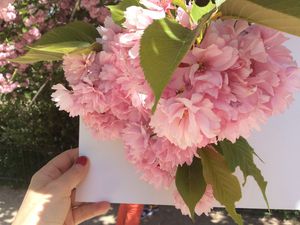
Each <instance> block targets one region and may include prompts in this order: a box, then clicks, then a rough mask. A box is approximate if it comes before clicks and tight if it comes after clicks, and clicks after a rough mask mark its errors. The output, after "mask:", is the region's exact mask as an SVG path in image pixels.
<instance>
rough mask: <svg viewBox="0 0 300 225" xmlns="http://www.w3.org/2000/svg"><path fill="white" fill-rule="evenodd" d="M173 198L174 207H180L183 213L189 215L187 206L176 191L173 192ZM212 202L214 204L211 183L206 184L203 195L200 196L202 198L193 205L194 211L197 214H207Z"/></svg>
mask: <svg viewBox="0 0 300 225" xmlns="http://www.w3.org/2000/svg"><path fill="white" fill-rule="evenodd" d="M174 200H175V207H176V208H177V209H180V210H181V213H182V214H183V215H190V210H189V208H188V207H187V205H186V204H185V203H184V201H183V199H182V197H181V195H180V194H179V193H178V192H177V191H176V192H174ZM214 204H215V198H214V195H213V190H212V187H211V185H207V186H206V190H205V192H204V195H203V196H202V198H201V199H200V200H199V202H198V203H197V205H196V207H195V213H196V214H197V215H202V214H205V215H208V213H209V212H210V211H211V209H212V207H213V206H214Z"/></svg>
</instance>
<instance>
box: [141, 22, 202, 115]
mask: <svg viewBox="0 0 300 225" xmlns="http://www.w3.org/2000/svg"><path fill="white" fill-rule="evenodd" d="M201 28H203V24H202V23H200V24H199V25H198V27H197V28H196V29H195V30H189V29H187V28H184V27H182V26H181V25H180V24H178V23H177V22H175V21H171V20H169V19H167V18H165V19H161V20H155V21H154V22H153V23H152V24H151V25H150V26H148V27H147V29H146V30H145V32H144V34H143V36H142V39H141V48H140V58H141V65H142V68H143V70H144V74H145V77H146V79H147V81H148V82H149V84H150V86H151V87H152V90H153V92H154V95H155V104H154V106H153V111H155V109H156V105H157V103H158V101H159V99H160V96H161V94H162V92H163V90H164V88H165V86H166V85H167V84H168V82H169V81H170V79H171V77H172V75H173V73H174V71H175V69H176V68H177V67H178V65H179V63H180V62H181V60H182V58H183V57H184V56H185V54H186V53H187V51H188V50H189V49H190V48H191V46H192V44H193V43H194V42H195V39H196V37H197V35H198V34H199V32H200V30H201Z"/></svg>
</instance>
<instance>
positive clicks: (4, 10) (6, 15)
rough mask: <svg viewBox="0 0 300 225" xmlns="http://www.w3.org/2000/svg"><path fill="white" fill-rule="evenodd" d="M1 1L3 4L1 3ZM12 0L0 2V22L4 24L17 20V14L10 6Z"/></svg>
mask: <svg viewBox="0 0 300 225" xmlns="http://www.w3.org/2000/svg"><path fill="white" fill-rule="evenodd" d="M2 1H3V2H2ZM13 2H14V1H12V0H1V2H0V20H2V19H3V20H4V21H5V22H11V21H13V20H15V19H16V18H17V12H16V9H15V7H14V6H13V5H12V3H13Z"/></svg>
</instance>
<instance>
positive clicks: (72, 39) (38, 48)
mask: <svg viewBox="0 0 300 225" xmlns="http://www.w3.org/2000/svg"><path fill="white" fill-rule="evenodd" d="M98 37H100V36H99V33H98V32H97V30H96V28H95V27H93V26H92V25H90V24H88V23H85V22H73V23H70V24H67V25H64V26H61V27H57V28H54V29H53V30H51V31H49V32H47V33H46V34H44V35H43V36H42V37H41V39H40V40H38V41H37V42H35V43H34V44H33V45H32V46H30V47H29V51H28V52H27V53H26V54H25V55H23V56H21V57H18V58H16V59H12V60H10V61H11V62H17V63H35V62H39V61H55V60H61V59H62V57H63V56H64V55H65V54H68V53H72V52H74V51H80V52H90V51H93V50H96V49H99V46H98V45H99V44H97V43H96V42H95V41H96V38H98Z"/></svg>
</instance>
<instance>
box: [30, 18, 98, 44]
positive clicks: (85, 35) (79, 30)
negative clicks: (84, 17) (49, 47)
mask: <svg viewBox="0 0 300 225" xmlns="http://www.w3.org/2000/svg"><path fill="white" fill-rule="evenodd" d="M99 37H100V35H99V33H98V31H97V29H96V28H95V27H94V26H93V25H91V24H89V23H86V22H82V21H76V22H72V23H69V24H67V25H64V26H60V27H57V28H54V29H52V30H50V31H49V32H47V33H46V34H44V35H43V36H42V38H41V39H40V40H38V41H37V42H35V43H34V45H33V46H37V45H45V44H54V43H61V42H70V41H80V42H88V43H91V44H92V43H94V42H95V41H96V38H99Z"/></svg>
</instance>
